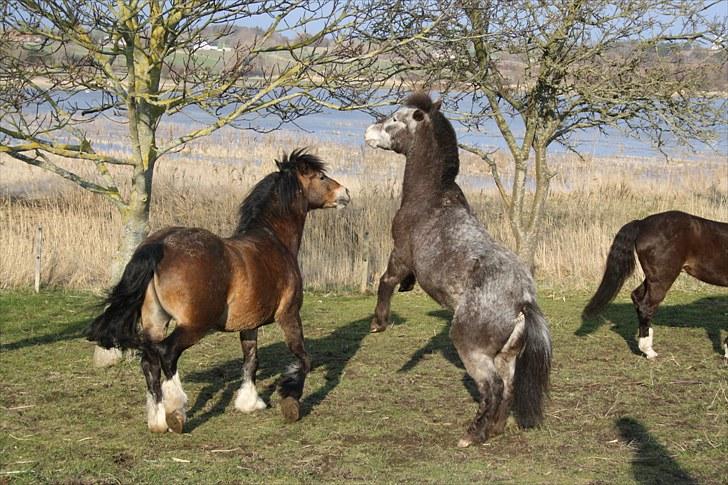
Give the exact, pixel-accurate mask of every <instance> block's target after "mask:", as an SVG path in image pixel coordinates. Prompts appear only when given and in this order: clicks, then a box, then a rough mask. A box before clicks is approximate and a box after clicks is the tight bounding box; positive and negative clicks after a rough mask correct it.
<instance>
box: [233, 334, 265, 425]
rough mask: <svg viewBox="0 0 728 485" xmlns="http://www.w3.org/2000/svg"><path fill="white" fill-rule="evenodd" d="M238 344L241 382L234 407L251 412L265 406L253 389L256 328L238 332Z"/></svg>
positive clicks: (256, 341)
mask: <svg viewBox="0 0 728 485" xmlns="http://www.w3.org/2000/svg"><path fill="white" fill-rule="evenodd" d="M240 346H241V347H242V349H243V383H242V384H241V385H240V389H239V390H238V393H237V396H236V397H235V409H237V410H238V411H242V412H244V413H252V412H254V411H258V410H259V409H265V408H266V407H267V406H266V404H265V401H263V400H262V399H261V398H260V396H258V391H257V390H256V389H255V373H256V371H257V370H258V329H257V328H254V329H252V330H243V331H242V332H240Z"/></svg>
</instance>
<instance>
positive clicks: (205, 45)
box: [193, 40, 232, 52]
mask: <svg viewBox="0 0 728 485" xmlns="http://www.w3.org/2000/svg"><path fill="white" fill-rule="evenodd" d="M193 47H194V49H195V50H201V51H218V52H225V51H229V50H232V49H230V47H220V46H216V45H213V44H210V43H209V42H207V41H206V40H201V41H199V42H197V43H196V44H195V45H194V46H193Z"/></svg>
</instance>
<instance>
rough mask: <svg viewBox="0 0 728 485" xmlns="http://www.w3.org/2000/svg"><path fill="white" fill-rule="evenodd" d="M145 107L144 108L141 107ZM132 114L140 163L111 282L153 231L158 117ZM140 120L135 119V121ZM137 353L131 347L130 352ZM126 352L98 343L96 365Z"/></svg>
mask: <svg viewBox="0 0 728 485" xmlns="http://www.w3.org/2000/svg"><path fill="white" fill-rule="evenodd" d="M140 111H141V110H140ZM131 114H132V115H137V116H135V117H132V116H130V121H131V123H130V131H131V136H132V140H134V141H136V143H135V152H136V153H137V157H138V158H137V159H138V160H140V162H139V163H137V165H136V166H135V167H134V176H133V179H132V187H131V194H130V196H129V203H128V205H127V207H126V208H125V209H122V211H121V217H122V224H123V226H122V233H121V237H120V239H119V248H118V250H117V252H116V256H115V258H114V261H113V262H112V266H111V281H110V286H113V285H115V284H117V283H118V282H119V280H120V279H121V276H122V274H123V273H124V268H125V267H126V264H127V263H128V262H129V260H130V259H131V257H132V255H133V254H134V251H135V250H136V248H137V246H139V244H140V243H141V242H142V241H143V240H144V239H145V238H146V237H147V234H148V233H149V208H150V203H151V195H152V179H153V176H154V165H155V163H156V160H157V149H156V143H155V131H154V129H152V128H151V127H153V126H155V125H156V121H155V120H153V119H150V118H147V120H146V122H145V121H144V120H140V118H141V116H139V111H136V110H135V111H134V112H133V113H131ZM135 120H136V121H137V123H135V122H134V121H135ZM133 354H134V351H131V350H130V351H128V353H127V354H126V355H127V356H131V355H133ZM123 357H124V353H122V352H121V350H119V349H114V348H112V349H105V348H103V347H99V346H98V345H97V346H96V347H95V348H94V355H93V365H94V367H108V366H112V365H115V364H117V363H119V361H121V359H122V358H123Z"/></svg>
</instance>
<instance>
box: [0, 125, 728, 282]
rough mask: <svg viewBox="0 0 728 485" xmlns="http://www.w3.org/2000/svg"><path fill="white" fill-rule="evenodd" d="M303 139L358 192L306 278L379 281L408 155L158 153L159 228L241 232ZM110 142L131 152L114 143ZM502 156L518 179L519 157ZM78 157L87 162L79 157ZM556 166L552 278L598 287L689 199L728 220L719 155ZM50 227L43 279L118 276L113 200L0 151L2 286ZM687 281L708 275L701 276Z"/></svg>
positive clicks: (238, 141)
mask: <svg viewBox="0 0 728 485" xmlns="http://www.w3.org/2000/svg"><path fill="white" fill-rule="evenodd" d="M99 130H103V127H100V128H99ZM298 146H311V147H314V149H313V150H314V151H315V152H316V153H318V154H319V155H320V156H321V157H322V158H323V159H324V160H325V161H326V162H328V164H329V167H330V173H331V175H332V176H333V177H334V178H336V179H338V180H339V181H340V182H342V183H343V184H344V185H346V186H347V187H349V188H350V190H351V192H352V195H353V202H352V204H351V205H350V206H349V207H348V208H347V209H344V210H341V211H334V210H326V211H316V212H314V213H311V214H310V216H309V220H308V222H307V226H306V231H305V235H304V241H303V246H302V249H301V254H300V262H301V266H302V268H303V273H304V278H305V282H306V285H307V287H308V288H315V289H330V288H337V289H358V288H359V287H360V285H361V284H362V280H363V279H364V280H365V282H367V280H368V284H369V285H370V286H372V285H374V284H375V283H376V278H378V276H379V275H380V274H381V272H382V271H383V270H384V268H385V267H386V263H387V257H388V254H389V250H390V248H391V241H390V231H389V227H390V223H391V220H392V217H393V216H394V213H395V212H396V209H397V207H398V204H399V190H400V185H401V180H402V173H403V168H404V160H403V158H401V157H399V156H397V155H394V154H389V153H385V152H381V151H374V150H369V149H365V148H362V147H351V146H344V145H337V144H335V143H324V144H321V143H317V142H316V141H315V140H313V139H306V138H301V137H300V136H299V135H295V134H278V135H268V136H263V135H256V136H251V135H247V134H245V133H240V132H229V133H227V134H221V135H220V136H218V138H216V139H215V140H212V141H209V140H208V141H201V142H197V143H195V144H193V145H191V146H189V147H187V148H185V150H184V151H183V152H181V153H179V154H176V155H175V156H174V157H172V158H168V159H165V160H163V161H162V162H161V163H160V164H159V166H158V168H157V173H156V174H155V187H154V196H153V201H152V209H151V221H150V224H151V229H152V230H156V229H159V228H161V227H164V226H168V225H185V226H198V227H204V228H207V229H209V230H211V231H213V232H215V233H217V234H220V235H228V234H230V233H231V231H232V229H233V227H234V224H235V222H236V220H237V207H238V205H239V203H240V201H241V200H242V199H243V197H244V196H245V194H246V192H247V191H248V189H249V188H250V187H251V186H252V185H253V184H254V183H255V182H256V181H257V180H259V179H260V178H261V177H263V176H264V175H265V174H266V173H269V172H270V171H272V170H273V169H274V164H273V159H275V158H277V157H278V156H280V154H281V153H282V152H283V151H289V150H290V149H292V148H294V147H298ZM108 149H109V150H111V151H113V150H121V148H119V147H116V148H115V147H114V145H113V144H112V143H109V148H108ZM499 164H500V165H501V168H502V170H503V171H504V176H505V177H506V179H507V178H508V163H507V160H506V159H501V160H499ZM67 165H72V166H73V168H75V169H77V170H82V171H83V168H81V167H79V166H78V165H77V164H73V163H70V162H67ZM553 165H554V168H555V169H556V170H557V172H558V173H559V175H558V177H557V178H555V179H554V183H553V187H552V191H551V192H552V193H551V196H550V199H549V203H548V208H547V213H546V217H545V220H544V221H543V224H542V227H541V232H542V238H541V244H540V245H539V247H538V249H537V253H536V264H537V278H538V279H539V280H541V281H542V282H543V281H545V282H546V283H548V284H550V285H554V286H565V287H571V288H583V289H587V288H589V289H591V288H593V287H595V285H596V284H597V282H598V280H599V278H600V277H601V272H602V269H603V265H604V261H605V258H606V253H607V250H608V248H609V245H610V243H611V240H612V237H613V236H614V234H615V233H616V231H617V230H618V229H619V228H620V227H621V226H622V225H623V224H625V223H627V222H628V221H630V220H632V219H636V218H641V217H644V216H646V215H648V214H651V213H655V212H660V211H664V210H668V209H679V210H684V211H687V212H690V213H692V214H696V215H699V216H703V217H707V218H710V219H718V220H723V221H726V220H728V172H727V170H728V169H727V168H726V166H725V163H724V161H722V160H718V157H716V160H710V159H704V160H700V161H682V162H671V163H666V162H665V161H663V160H635V159H626V158H625V159H609V160H605V159H593V160H590V161H586V162H585V161H582V160H579V159H577V158H575V157H567V156H562V157H555V158H554V160H553ZM86 174H87V175H88V176H89V177H92V176H93V175H92V173H91V172H90V171H86ZM459 181H460V183H461V185H462V186H463V188H464V190H465V192H466V195H467V196H468V199H469V200H470V202H471V205H472V206H473V208H474V210H475V211H476V213H477V214H478V216H479V218H480V219H481V221H483V223H484V224H485V226H486V227H487V229H488V230H489V231H490V232H491V234H492V235H493V236H494V237H495V238H496V239H498V240H500V241H503V243H504V244H506V245H507V246H511V247H512V245H513V239H512V237H511V235H510V232H509V226H508V223H507V220H506V218H505V215H504V213H503V209H502V207H501V205H500V202H499V200H498V198H497V194H496V191H495V190H494V188H493V185H492V183H491V181H490V178H489V175H488V174H487V171H486V170H485V167H484V166H483V164H482V162H480V161H479V160H477V159H476V158H474V157H472V156H468V155H463V159H462V169H461V176H460V178H459ZM121 189H122V190H127V188H126V187H121ZM38 226H42V228H43V234H44V240H45V243H44V247H43V250H44V254H43V264H42V280H43V284H44V285H50V286H61V287H69V288H101V287H103V286H105V285H106V284H107V282H108V278H109V268H110V264H111V260H112V258H113V255H114V252H115V250H116V241H117V240H118V236H119V231H120V221H119V217H118V215H117V214H116V211H115V209H114V208H113V206H112V205H111V204H110V203H107V202H106V201H104V200H102V199H101V198H100V197H98V196H95V195H93V194H89V193H87V192H85V191H83V190H81V189H79V188H77V187H76V186H74V185H73V184H71V183H70V182H66V181H64V180H61V179H59V178H57V177H55V176H53V175H50V174H48V173H46V172H43V171H42V170H40V169H36V168H33V167H29V166H26V165H24V164H22V163H20V162H16V161H13V160H10V159H8V158H4V159H2V158H0V287H1V288H11V287H30V286H31V285H32V282H33V267H34V259H33V241H34V238H35V232H36V228H37V227H38ZM365 268H368V271H367V272H365ZM630 284H631V283H630ZM677 284H678V285H679V286H687V287H695V286H696V285H697V284H696V283H694V282H692V281H691V280H690V278H680V280H679V281H678V283H677Z"/></svg>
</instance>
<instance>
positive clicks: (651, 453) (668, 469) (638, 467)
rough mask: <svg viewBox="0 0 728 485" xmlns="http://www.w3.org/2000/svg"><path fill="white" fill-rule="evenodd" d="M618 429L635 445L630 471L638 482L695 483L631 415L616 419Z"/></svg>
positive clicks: (629, 444) (690, 484) (625, 438)
mask: <svg viewBox="0 0 728 485" xmlns="http://www.w3.org/2000/svg"><path fill="white" fill-rule="evenodd" d="M615 426H616V428H617V431H619V434H620V436H621V437H622V439H623V440H624V441H626V442H627V445H628V446H629V447H630V448H632V449H634V450H635V451H634V457H633V458H632V475H633V476H634V480H635V482H637V483H645V484H653V483H682V484H688V485H696V484H697V483H698V482H697V480H695V478H693V477H692V476H690V474H689V473H687V472H686V471H685V470H683V469H682V468H681V467H680V465H679V464H678V463H677V462H676V461H675V460H674V459H673V458H672V457H671V456H670V453H669V452H668V451H667V450H666V449H665V447H664V446H662V445H661V444H660V443H659V442H658V441H657V440H656V439H655V438H654V437H653V436H652V435H651V434H650V433H649V431H647V428H645V426H644V425H643V424H642V423H640V422H639V421H637V420H636V419H634V418H631V417H628V416H625V417H622V418H619V419H618V420H617V421H616V422H615Z"/></svg>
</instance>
